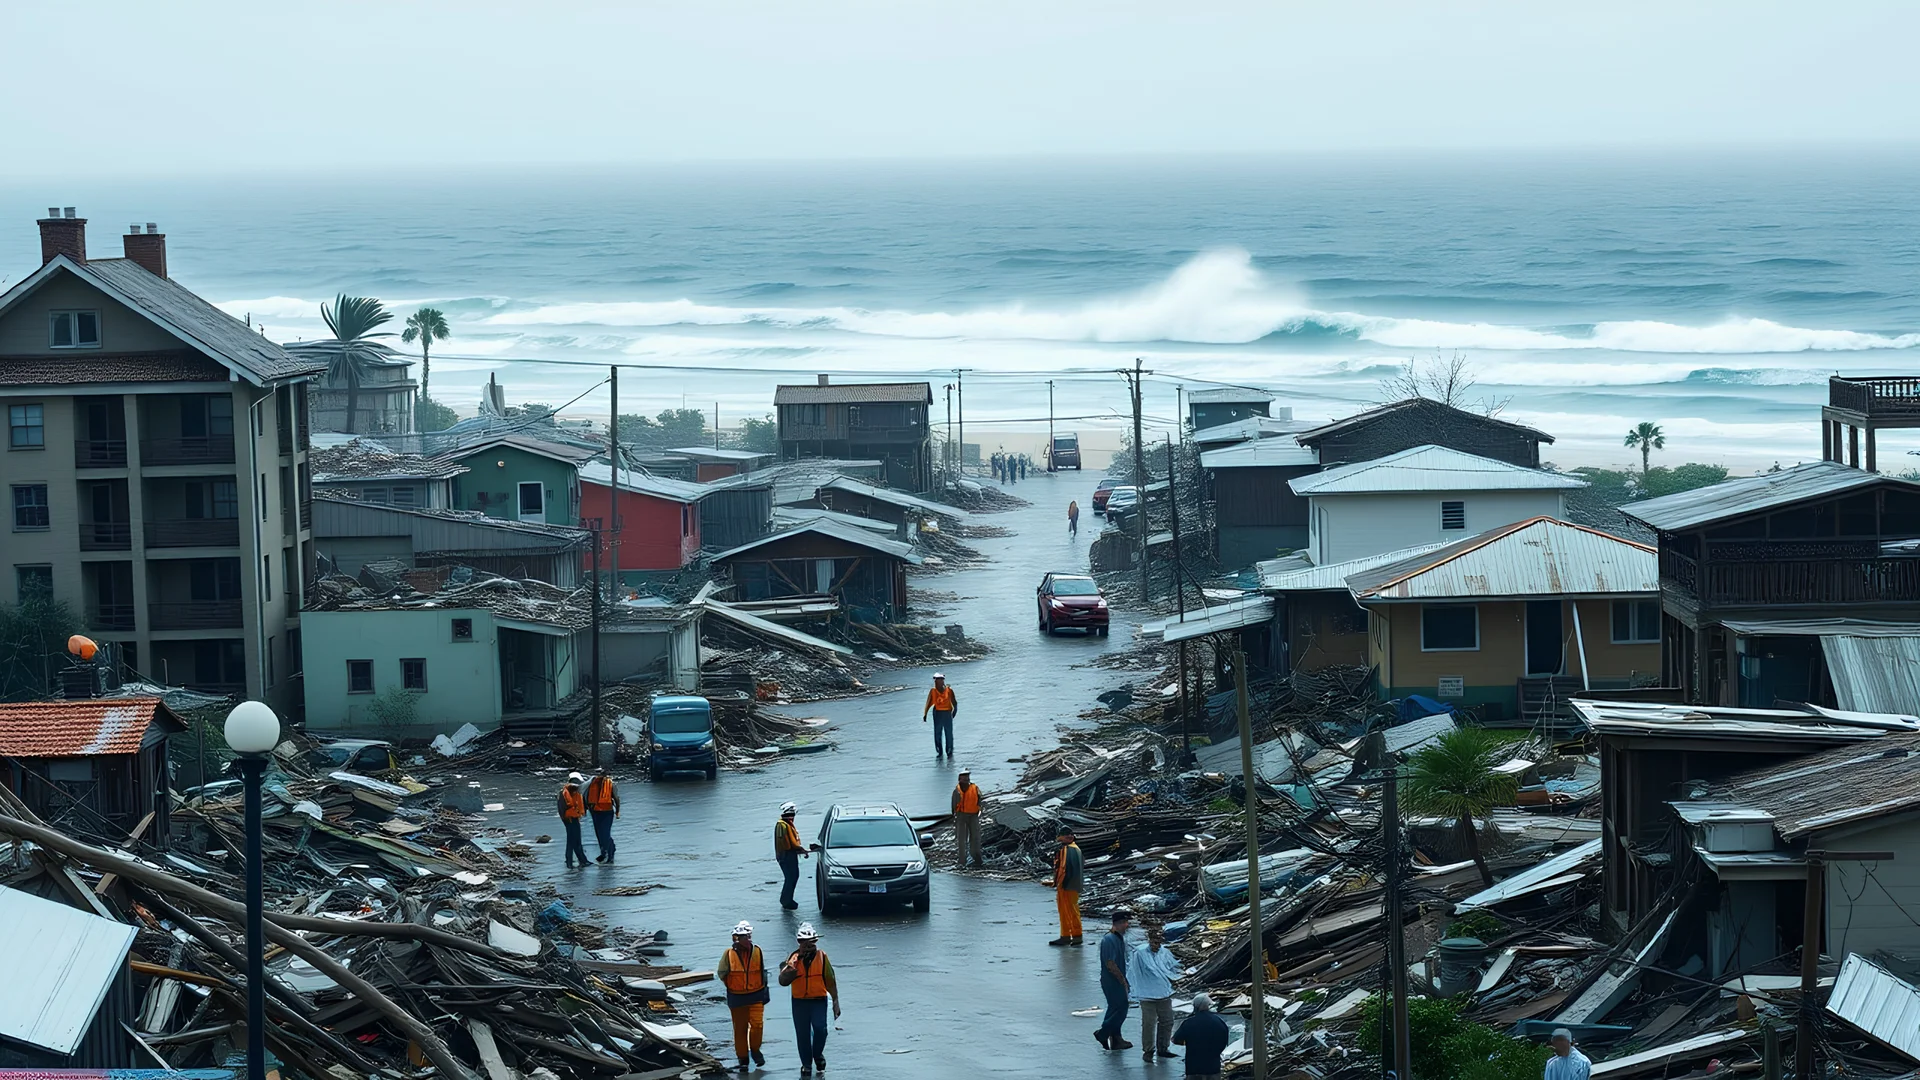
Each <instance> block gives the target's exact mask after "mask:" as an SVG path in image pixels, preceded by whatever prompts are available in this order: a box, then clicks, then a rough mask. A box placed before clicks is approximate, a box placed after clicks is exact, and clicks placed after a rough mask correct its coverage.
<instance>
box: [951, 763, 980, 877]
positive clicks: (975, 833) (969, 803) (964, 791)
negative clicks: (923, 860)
mask: <svg viewBox="0 0 1920 1080" xmlns="http://www.w3.org/2000/svg"><path fill="white" fill-rule="evenodd" d="M953 846H954V848H955V849H956V850H957V851H959V853H960V862H961V863H962V864H964V865H969V866H972V867H973V868H974V869H975V870H982V869H985V868H986V865H987V864H986V861H985V860H984V859H983V858H982V857H981V854H980V785H979V784H976V783H974V782H973V770H972V769H961V770H960V779H959V782H957V783H955V784H954V785H953ZM968 852H972V855H971V857H969V855H968Z"/></svg>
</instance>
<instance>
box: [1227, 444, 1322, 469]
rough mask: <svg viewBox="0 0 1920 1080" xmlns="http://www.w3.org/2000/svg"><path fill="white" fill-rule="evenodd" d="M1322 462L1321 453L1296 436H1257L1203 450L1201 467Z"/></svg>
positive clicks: (1261, 467)
mask: <svg viewBox="0 0 1920 1080" xmlns="http://www.w3.org/2000/svg"><path fill="white" fill-rule="evenodd" d="M1319 463H1320V455H1319V454H1318V453H1316V452H1314V451H1312V450H1309V449H1307V448H1306V447H1304V446H1301V445H1300V444H1299V443H1296V442H1294V441H1293V440H1292V439H1255V440H1253V441H1252V442H1243V443H1235V444H1234V445H1232V446H1223V447H1221V448H1220V449H1218V450H1203V451H1201V452H1200V467H1201V468H1203V469H1265V468H1271V467H1275V466H1282V467H1284V466H1290V465H1293V466H1298V465H1318V464H1319Z"/></svg>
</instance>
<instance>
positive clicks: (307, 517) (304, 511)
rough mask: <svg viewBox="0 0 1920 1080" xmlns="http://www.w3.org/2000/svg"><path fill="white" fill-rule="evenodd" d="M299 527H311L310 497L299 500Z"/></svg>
mask: <svg viewBox="0 0 1920 1080" xmlns="http://www.w3.org/2000/svg"><path fill="white" fill-rule="evenodd" d="M300 527H301V528H303V529H311V528H313V501H312V500H311V499H301V500H300Z"/></svg>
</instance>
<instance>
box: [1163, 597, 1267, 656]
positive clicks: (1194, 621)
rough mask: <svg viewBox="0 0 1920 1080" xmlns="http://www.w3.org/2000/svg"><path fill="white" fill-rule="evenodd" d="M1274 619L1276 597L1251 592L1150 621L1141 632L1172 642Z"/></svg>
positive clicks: (1255, 624)
mask: <svg viewBox="0 0 1920 1080" xmlns="http://www.w3.org/2000/svg"><path fill="white" fill-rule="evenodd" d="M1272 619H1273V600H1272V598H1271V597H1266V596H1250V597H1247V598H1246V599H1244V600H1233V601H1229V602H1228V603H1225V604H1216V605H1214V606H1212V607H1204V608H1200V609H1198V610H1196V611H1189V612H1187V613H1186V615H1185V616H1183V617H1178V618H1172V619H1165V620H1162V621H1160V622H1157V623H1149V624H1147V625H1146V626H1143V627H1141V628H1140V632H1141V633H1142V634H1143V635H1146V636H1152V635H1154V634H1159V635H1161V636H1162V637H1163V638H1164V639H1165V640H1166V642H1167V643H1168V644H1172V643H1173V642H1176V641H1185V640H1187V639H1188V638H1196V637H1200V636H1202V635H1205V634H1217V633H1219V632H1220V631H1222V630H1238V629H1240V628H1241V627H1243V626H1257V625H1259V624H1260V623H1263V622H1268V621H1271V620H1272Z"/></svg>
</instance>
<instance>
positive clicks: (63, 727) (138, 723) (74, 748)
mask: <svg viewBox="0 0 1920 1080" xmlns="http://www.w3.org/2000/svg"><path fill="white" fill-rule="evenodd" d="M156 719H157V720H158V721H159V722H160V724H161V726H162V727H163V728H165V729H166V730H169V731H180V730H183V726H182V725H181V724H180V722H179V721H178V720H176V719H175V718H174V716H173V713H172V712H171V711H169V710H168V709H167V707H166V706H165V705H164V704H162V703H161V702H160V699H158V698H93V699H88V700H80V701H25V702H15V703H11V704H0V757H11V758H59V757H93V756H95V755H98V754H133V753H138V752H139V750H140V747H141V745H142V744H143V743H145V742H146V738H147V731H148V729H149V728H151V727H152V726H153V724H154V722H155V720H156ZM0 925H4V924H3V923H0Z"/></svg>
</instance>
